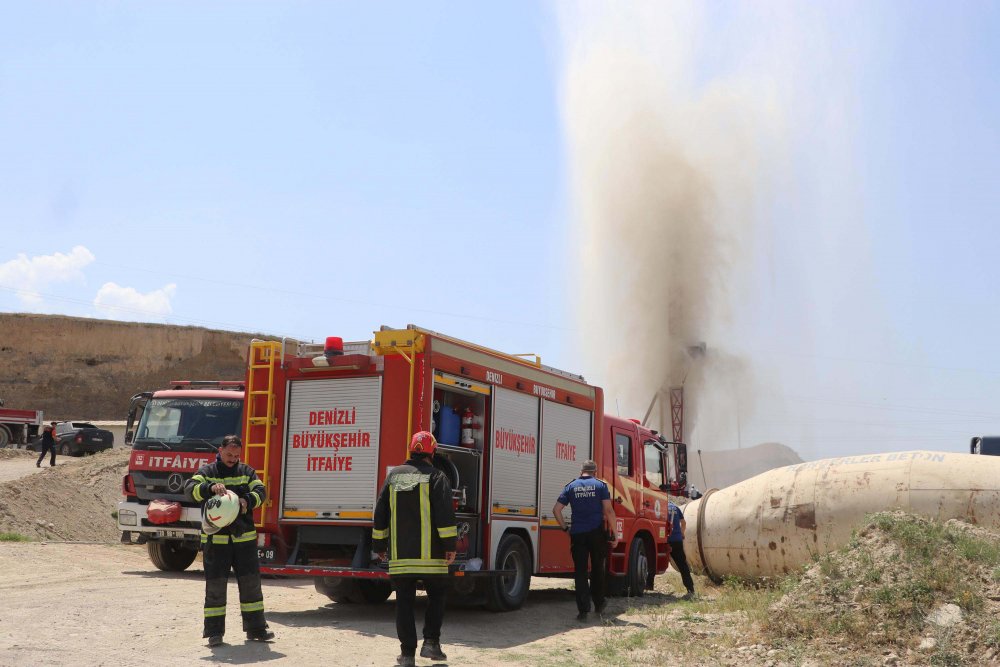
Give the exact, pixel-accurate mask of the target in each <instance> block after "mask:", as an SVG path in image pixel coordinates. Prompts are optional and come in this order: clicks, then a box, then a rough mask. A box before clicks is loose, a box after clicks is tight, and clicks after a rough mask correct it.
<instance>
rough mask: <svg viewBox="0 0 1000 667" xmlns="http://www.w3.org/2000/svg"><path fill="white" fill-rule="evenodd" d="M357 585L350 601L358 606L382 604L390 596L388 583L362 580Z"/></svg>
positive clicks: (390, 589)
mask: <svg viewBox="0 0 1000 667" xmlns="http://www.w3.org/2000/svg"><path fill="white" fill-rule="evenodd" d="M357 584H358V585H357V586H356V587H355V589H354V590H355V593H353V594H352V595H351V601H352V602H357V603H358V604H382V603H383V602H385V601H386V600H388V599H389V596H390V595H392V585H391V584H389V582H388V581H379V580H375V579H362V580H361V581H359V582H357Z"/></svg>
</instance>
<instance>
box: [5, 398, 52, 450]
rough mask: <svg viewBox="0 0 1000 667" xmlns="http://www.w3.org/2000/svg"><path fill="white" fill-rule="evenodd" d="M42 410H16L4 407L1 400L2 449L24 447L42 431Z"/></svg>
mask: <svg viewBox="0 0 1000 667" xmlns="http://www.w3.org/2000/svg"><path fill="white" fill-rule="evenodd" d="M43 416H44V415H43V413H42V411H41V410H15V409H12V408H5V407H3V401H2V400H0V449H2V448H4V447H23V446H25V445H27V444H28V443H29V442H31V440H32V439H33V438H35V436H37V435H39V434H40V433H41V432H42V425H43V424H44V421H43Z"/></svg>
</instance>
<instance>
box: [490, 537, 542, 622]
mask: <svg viewBox="0 0 1000 667" xmlns="http://www.w3.org/2000/svg"><path fill="white" fill-rule="evenodd" d="M496 568H497V569H498V570H514V571H515V574H512V575H506V576H500V577H493V578H492V579H490V580H489V584H488V585H487V591H486V592H487V596H486V608H487V609H489V610H490V611H514V610H515V609H520V608H521V605H522V604H524V601H525V599H526V598H527V597H528V589H529V588H531V556H530V552H529V551H528V546H527V545H526V544H525V543H524V540H523V539H521V537H520V536H519V535H515V534H513V533H508V534H506V535H504V536H503V539H501V540H500V546H499V548H498V549H497V559H496Z"/></svg>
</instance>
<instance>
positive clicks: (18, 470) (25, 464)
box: [0, 449, 84, 483]
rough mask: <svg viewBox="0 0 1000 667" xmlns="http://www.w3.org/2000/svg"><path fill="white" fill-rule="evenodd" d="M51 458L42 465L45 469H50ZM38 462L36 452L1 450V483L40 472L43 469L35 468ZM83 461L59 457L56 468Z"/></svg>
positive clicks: (46, 458)
mask: <svg viewBox="0 0 1000 667" xmlns="http://www.w3.org/2000/svg"><path fill="white" fill-rule="evenodd" d="M49 458H50V457H48V456H46V457H45V462H44V463H43V464H42V466H43V468H48V467H49ZM37 460H38V454H37V453H36V452H30V451H26V450H23V449H0V483H3V482H10V481H12V480H15V479H19V478H21V477H24V476H26V475H30V474H32V473H36V472H40V471H41V470H42V468H36V467H35V461H37ZM83 460H84V459H82V458H74V457H72V456H57V457H56V466H57V467H58V466H62V465H67V464H70V465H72V464H74V463H80V462H82V461H83Z"/></svg>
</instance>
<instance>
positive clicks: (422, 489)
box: [372, 457, 458, 577]
mask: <svg viewBox="0 0 1000 667" xmlns="http://www.w3.org/2000/svg"><path fill="white" fill-rule="evenodd" d="M457 537H458V531H457V529H456V526H455V511H454V508H453V507H452V497H451V485H450V484H449V483H448V478H447V477H446V476H445V474H444V473H443V472H441V471H440V470H438V469H437V468H435V467H434V466H432V465H431V464H430V463H429V462H428V461H426V460H425V459H424V458H423V457H420V458H414V459H411V460H409V461H407V462H406V463H405V464H403V465H401V466H397V467H396V468H393V469H392V470H391V471H390V472H389V474H388V475H387V476H386V480H385V484H384V485H383V486H382V490H381V492H380V493H379V496H378V502H377V503H376V505H375V525H374V527H373V530H372V540H373V546H374V548H375V550H376V551H385V550H386V546H387V545H388V550H389V576H411V577H412V576H416V577H420V576H430V575H447V574H448V564H447V563H446V562H445V552H447V551H454V550H455V542H456V538H457Z"/></svg>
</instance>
